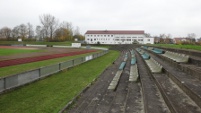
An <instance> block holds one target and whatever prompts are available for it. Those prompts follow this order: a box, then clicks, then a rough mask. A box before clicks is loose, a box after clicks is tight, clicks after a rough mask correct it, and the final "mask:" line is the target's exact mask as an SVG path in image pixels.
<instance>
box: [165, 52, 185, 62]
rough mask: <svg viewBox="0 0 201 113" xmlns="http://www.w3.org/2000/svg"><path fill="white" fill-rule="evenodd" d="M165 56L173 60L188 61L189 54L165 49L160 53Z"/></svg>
mask: <svg viewBox="0 0 201 113" xmlns="http://www.w3.org/2000/svg"><path fill="white" fill-rule="evenodd" d="M162 55H163V56H165V57H168V58H170V59H172V60H173V61H176V62H184V63H186V62H188V60H189V56H188V55H185V54H179V53H175V52H170V51H166V52H165V54H162Z"/></svg>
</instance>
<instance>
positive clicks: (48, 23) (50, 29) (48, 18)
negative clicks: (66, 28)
mask: <svg viewBox="0 0 201 113" xmlns="http://www.w3.org/2000/svg"><path fill="white" fill-rule="evenodd" d="M39 18H40V22H41V24H42V25H43V28H44V30H45V37H47V38H50V39H53V34H54V32H55V30H56V28H57V25H58V21H57V20H56V18H55V17H54V16H52V15H50V14H44V15H42V16H40V17H39Z"/></svg>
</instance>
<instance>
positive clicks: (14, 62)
mask: <svg viewBox="0 0 201 113" xmlns="http://www.w3.org/2000/svg"><path fill="white" fill-rule="evenodd" d="M95 51H96V50H84V51H76V52H69V53H62V54H53V55H45V56H37V57H26V58H18V59H11V60H3V61H0V67H6V66H13V65H19V64H25V63H30V62H37V61H42V60H48V59H54V58H59V57H66V56H75V55H80V54H85V53H91V52H95Z"/></svg>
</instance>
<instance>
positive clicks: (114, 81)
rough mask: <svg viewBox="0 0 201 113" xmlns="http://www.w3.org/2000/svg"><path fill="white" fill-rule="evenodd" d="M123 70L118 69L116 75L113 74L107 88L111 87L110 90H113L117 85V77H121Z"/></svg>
mask: <svg viewBox="0 0 201 113" xmlns="http://www.w3.org/2000/svg"><path fill="white" fill-rule="evenodd" d="M122 72H123V70H118V71H117V73H116V75H115V76H114V78H113V80H112V81H111V83H110V85H109V87H108V89H111V90H115V89H116V87H117V85H118V82H119V79H120V77H121V74H122Z"/></svg>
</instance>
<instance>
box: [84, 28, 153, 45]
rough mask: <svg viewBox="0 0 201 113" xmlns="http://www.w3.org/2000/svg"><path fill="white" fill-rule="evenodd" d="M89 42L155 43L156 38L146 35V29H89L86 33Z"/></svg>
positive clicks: (86, 39)
mask: <svg viewBox="0 0 201 113" xmlns="http://www.w3.org/2000/svg"><path fill="white" fill-rule="evenodd" d="M85 41H86V43H87V44H98V43H100V44H132V43H133V42H135V41H137V42H139V43H140V44H154V38H148V37H145V35H144V31H122V30H121V31H107V30H102V31H93V30H90V31H87V32H86V33H85Z"/></svg>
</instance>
